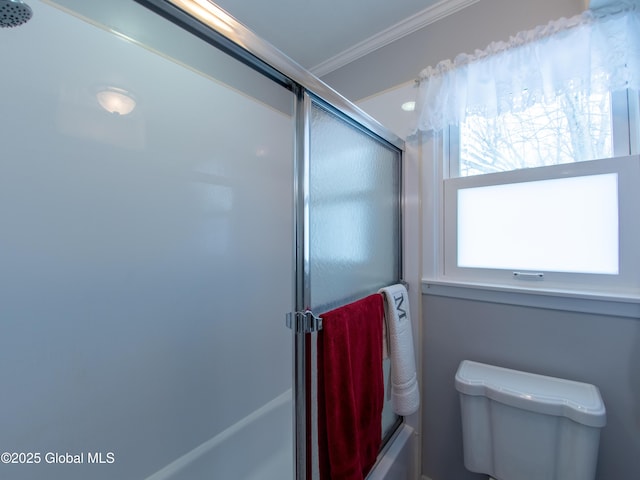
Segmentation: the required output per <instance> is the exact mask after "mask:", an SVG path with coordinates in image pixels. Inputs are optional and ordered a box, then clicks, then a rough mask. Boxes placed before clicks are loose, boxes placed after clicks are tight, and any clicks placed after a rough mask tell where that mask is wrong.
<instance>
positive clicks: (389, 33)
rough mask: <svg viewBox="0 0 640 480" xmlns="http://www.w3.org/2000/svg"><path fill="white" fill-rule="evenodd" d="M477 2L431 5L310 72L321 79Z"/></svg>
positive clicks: (458, 0) (456, 0) (463, 0)
mask: <svg viewBox="0 0 640 480" xmlns="http://www.w3.org/2000/svg"><path fill="white" fill-rule="evenodd" d="M479 1H480V0H442V1H440V2H438V3H436V4H435V5H431V6H430V7H427V8H425V9H424V10H422V11H420V12H418V13H416V14H414V15H412V16H410V17H407V18H405V19H404V20H402V21H400V22H398V23H396V24H395V25H392V26H391V27H389V28H387V29H385V30H382V31H381V32H379V33H377V34H375V35H373V36H371V37H369V38H367V39H366V40H363V41H362V42H359V43H356V44H355V45H354V46H352V47H350V48H348V49H346V50H345V51H343V52H341V53H339V54H338V55H336V56H334V57H331V58H329V59H327V60H325V61H324V62H322V63H319V64H318V65H316V66H315V67H312V68H311V69H310V71H311V73H313V74H314V75H316V76H317V77H322V76H323V75H326V74H328V73H330V72H333V71H334V70H337V69H338V68H340V67H343V66H344V65H346V64H348V63H350V62H353V61H354V60H357V59H358V58H360V57H364V56H365V55H367V54H369V53H371V52H373V51H374V50H377V49H379V48H381V47H384V46H385V45H388V44H390V43H392V42H395V41H396V40H399V39H401V38H402V37H405V36H407V35H409V34H410V33H413V32H415V31H416V30H420V29H421V28H424V27H426V26H427V25H429V24H431V23H434V22H437V21H438V20H440V19H442V18H444V17H446V16H448V15H451V14H453V13H456V12H458V11H460V10H462V9H463V8H466V7H468V6H469V5H473V4H474V3H477V2H479Z"/></svg>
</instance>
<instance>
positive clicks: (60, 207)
mask: <svg viewBox="0 0 640 480" xmlns="http://www.w3.org/2000/svg"><path fill="white" fill-rule="evenodd" d="M29 4H30V6H31V8H32V9H33V12H34V15H33V18H32V19H31V20H30V21H29V22H28V23H26V24H24V25H22V26H20V27H16V28H12V29H0V58H2V72H3V74H2V75H1V76H0V86H2V91H3V94H2V95H0V143H1V144H2V158H1V160H0V224H1V225H2V233H1V235H0V319H1V321H2V333H1V335H0V364H1V365H3V371H2V373H1V374H0V379H1V380H2V382H1V385H2V388H1V393H0V399H1V402H0V403H1V404H2V410H1V411H0V446H2V451H7V452H9V454H10V456H9V457H7V458H5V457H3V464H2V465H0V478H7V479H8V478H10V479H12V480H23V479H24V480H34V479H35V480H41V479H42V480H44V479H62V478H64V479H66V480H85V479H91V480H113V479H147V480H182V479H185V480H197V479H205V478H207V479H209V478H214V479H220V480H227V479H229V480H240V479H245V480H252V479H256V480H257V479H260V480H264V479H278V480H286V479H291V478H293V452H294V450H293V440H292V436H293V424H292V420H293V418H292V417H293V416H292V373H291V372H292V356H293V355H292V338H291V336H292V333H291V331H290V330H288V329H286V328H285V327H284V322H283V315H284V313H285V312H288V311H291V310H292V309H293V297H294V295H293V287H294V280H293V271H294V269H293V251H294V245H293V206H292V205H293V185H294V178H293V176H294V174H293V165H294V140H293V137H294V132H295V124H294V120H293V115H294V105H295V95H294V94H293V93H292V92H291V90H290V89H288V88H285V87H284V86H282V85H281V84H278V83H276V82H274V81H272V80H271V79H269V78H267V77H266V76H264V75H262V74H260V73H258V72H256V71H255V70H254V69H252V68H249V67H247V66H246V65H244V64H242V63H241V62H239V61H237V60H235V59H233V58H231V57H229V56H228V55H226V54H225V53H223V52H222V51H220V50H218V49H216V48H215V47H213V46H212V45H210V44H209V43H207V42H205V41H204V40H201V39H200V38H198V37H197V36H195V35H193V34H191V33H189V32H187V31H185V30H183V29H182V28H180V27H178V26H177V25H174V24H173V23H172V22H170V21H167V20H165V19H164V18H162V17H161V16H159V15H157V14H156V13H154V12H153V11H151V10H149V9H147V8H145V7H143V6H141V5H139V4H138V3H135V2H133V1H131V0H110V1H108V2H105V1H100V0H60V1H40V0H29ZM14 454H15V455H14ZM6 459H8V460H9V462H5V460H6ZM12 459H15V461H11V460H12Z"/></svg>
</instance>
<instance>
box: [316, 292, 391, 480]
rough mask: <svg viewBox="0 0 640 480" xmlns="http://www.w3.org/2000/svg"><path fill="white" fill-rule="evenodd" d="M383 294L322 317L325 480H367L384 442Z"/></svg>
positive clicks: (321, 412)
mask: <svg viewBox="0 0 640 480" xmlns="http://www.w3.org/2000/svg"><path fill="white" fill-rule="evenodd" d="M383 315H384V304H383V299H382V295H380V294H374V295H370V296H368V297H366V298H363V299H362V300H358V301H356V302H354V303H351V304H349V305H346V306H344V307H340V308H337V309H335V310H331V311H330V312H327V313H324V314H322V315H321V316H322V330H321V331H320V332H319V333H318V459H319V468H320V479H321V480H363V479H364V477H366V476H367V474H368V473H369V471H370V470H371V467H373V464H374V463H375V461H376V458H377V456H378V452H379V450H380V444H381V441H382V405H383V402H384V379H383V373H382V322H383Z"/></svg>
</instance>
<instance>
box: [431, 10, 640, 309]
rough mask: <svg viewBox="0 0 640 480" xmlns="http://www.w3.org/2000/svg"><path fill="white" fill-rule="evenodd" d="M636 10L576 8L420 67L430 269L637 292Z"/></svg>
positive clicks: (482, 279)
mask: <svg viewBox="0 0 640 480" xmlns="http://www.w3.org/2000/svg"><path fill="white" fill-rule="evenodd" d="M638 22H640V12H638V11H636V8H635V7H633V8H631V9H630V10H626V11H623V10H620V9H619V10H618V11H616V12H599V13H594V12H585V14H583V15H581V16H578V17H575V18H573V19H569V20H568V21H566V20H560V21H558V22H551V23H550V24H549V25H548V26H547V27H545V28H543V29H538V30H536V31H535V32H525V33H526V34H523V35H520V34H519V35H518V37H517V38H516V39H512V43H511V44H509V45H507V46H505V44H500V45H496V44H494V45H492V46H490V47H489V48H487V49H486V50H485V51H484V52H479V53H477V54H476V56H475V57H473V58H471V57H469V56H460V58H461V60H459V58H456V61H455V63H451V62H446V63H443V64H441V65H439V66H437V67H436V68H435V69H432V68H428V69H426V70H425V71H424V72H423V76H422V78H421V80H420V88H419V91H420V93H419V102H420V101H421V102H422V105H421V107H420V103H419V109H420V111H419V129H420V130H423V131H430V132H434V133H433V134H431V135H430V137H429V138H430V140H429V141H430V142H435V141H437V140H438V139H440V140H442V142H443V143H442V147H441V148H439V149H438V148H435V149H434V150H433V151H434V152H435V153H434V155H435V158H434V168H433V169H427V171H428V174H427V175H429V176H430V177H429V178H430V182H431V183H430V185H431V187H432V188H431V189H430V191H428V192H427V198H426V201H425V203H426V205H430V206H433V207H435V209H434V210H435V212H436V213H435V214H434V215H433V217H432V218H431V217H429V216H428V215H427V218H426V219H425V221H426V223H427V229H426V231H425V235H426V238H429V239H431V240H432V241H433V243H434V244H435V245H436V246H435V248H434V249H432V250H431V249H429V247H428V246H426V247H425V258H426V263H425V273H426V275H427V276H431V277H432V278H431V279H432V280H440V281H445V282H454V283H463V284H467V285H470V284H476V285H478V284H481V285H498V286H503V287H512V288H514V287H516V288H526V289H528V290H531V289H533V290H538V291H563V292H567V291H573V292H582V293H590V294H604V295H613V296H632V297H638V296H640V295H639V293H640V253H639V252H638V249H637V245H638V244H640V215H638V213H637V211H636V210H637V207H636V206H637V205H640V194H639V193H638V191H639V190H640V156H638V155H637V153H638V137H640V126H639V123H640V122H638V118H639V116H640V112H639V109H638V104H639V103H640V102H639V100H638V99H639V96H638V88H639V86H640V36H639V35H638V34H637V32H636V29H635V27H629V25H633V24H634V23H636V24H637V23H638ZM614 30H615V32H616V35H612V34H611V33H612V31H614ZM539 31H544V32H546V33H545V34H544V35H542V36H540V37H539V38H537V39H536V40H533V41H532V40H530V39H531V38H533V37H535V36H536V33H537V32H539ZM522 39H526V41H525V42H524V43H523V42H522ZM611 39H615V42H617V43H615V44H609V43H607V42H609V41H610V40H611ZM519 42H520V43H519ZM607 51H610V52H611V51H616V52H627V53H628V52H631V53H630V54H629V55H627V56H625V54H624V53H622V55H621V57H620V58H621V59H622V60H621V61H620V62H619V63H618V64H615V65H614V64H607V60H606V55H607V54H606V52H607ZM621 72H624V74H622V75H621ZM434 146H436V147H437V145H436V144H434ZM439 162H442V163H441V165H438V163H439ZM428 188H429V187H427V189H428Z"/></svg>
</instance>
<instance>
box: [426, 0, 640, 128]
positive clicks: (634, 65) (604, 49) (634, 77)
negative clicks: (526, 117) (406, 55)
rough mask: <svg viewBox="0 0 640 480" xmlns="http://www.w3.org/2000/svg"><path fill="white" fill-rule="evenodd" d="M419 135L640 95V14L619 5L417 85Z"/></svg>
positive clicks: (522, 36)
mask: <svg viewBox="0 0 640 480" xmlns="http://www.w3.org/2000/svg"><path fill="white" fill-rule="evenodd" d="M418 83H419V86H418V98H417V105H416V106H417V110H418V129H419V130H424V131H428V130H440V129H443V128H444V127H447V126H448V125H457V124H459V123H460V122H462V121H464V119H465V118H466V116H467V115H475V114H479V115H483V116H487V117H495V116H497V115H500V114H502V113H506V112H518V111H522V110H524V109H526V108H528V107H530V106H531V105H533V104H534V103H538V102H540V101H544V102H552V101H554V100H555V98H556V96H558V95H562V94H570V93H572V92H581V93H602V92H604V91H616V90H621V89H626V88H633V89H640V8H639V7H638V6H637V5H636V3H635V2H634V3H626V2H623V3H618V4H616V5H615V6H608V7H605V8H602V9H599V10H587V11H585V12H584V13H582V14H580V15H576V16H575V17H572V18H569V19H566V18H561V19H560V20H557V21H553V22H550V23H549V24H547V25H545V26H541V27H538V28H535V29H533V30H530V31H526V32H521V33H519V34H517V35H516V36H515V37H512V38H511V39H509V41H508V42H494V43H492V44H490V45H489V46H488V47H487V48H486V49H485V50H482V51H480V50H478V51H476V52H475V53H474V54H473V55H467V54H461V55H458V56H457V57H456V58H455V59H454V60H453V61H451V60H445V61H443V62H440V63H439V64H438V65H436V66H435V67H427V68H426V69H425V70H423V71H422V72H421V74H420V77H419V79H418Z"/></svg>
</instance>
